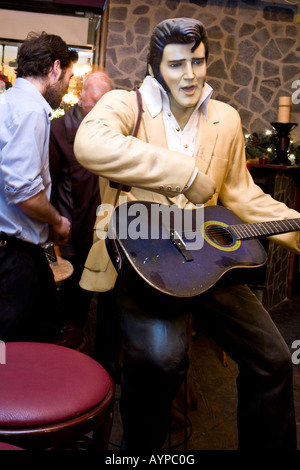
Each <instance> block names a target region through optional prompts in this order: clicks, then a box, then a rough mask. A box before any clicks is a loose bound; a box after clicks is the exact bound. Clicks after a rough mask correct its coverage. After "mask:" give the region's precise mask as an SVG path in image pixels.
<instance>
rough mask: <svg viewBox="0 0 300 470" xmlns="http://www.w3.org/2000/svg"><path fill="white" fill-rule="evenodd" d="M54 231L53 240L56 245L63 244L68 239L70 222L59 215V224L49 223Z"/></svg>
mask: <svg viewBox="0 0 300 470" xmlns="http://www.w3.org/2000/svg"><path fill="white" fill-rule="evenodd" d="M51 228H52V230H53V232H54V240H53V241H54V242H55V243H56V244H57V245H63V244H64V243H66V242H67V241H68V238H69V235H70V229H71V224H70V222H69V220H68V219H67V218H66V217H63V216H62V217H61V221H60V223H59V224H56V225H51Z"/></svg>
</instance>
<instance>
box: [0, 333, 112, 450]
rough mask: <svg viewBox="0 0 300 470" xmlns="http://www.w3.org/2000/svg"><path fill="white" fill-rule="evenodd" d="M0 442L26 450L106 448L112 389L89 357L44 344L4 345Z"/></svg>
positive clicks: (110, 418)
mask: <svg viewBox="0 0 300 470" xmlns="http://www.w3.org/2000/svg"><path fill="white" fill-rule="evenodd" d="M5 346H6V363H5V364H1V365H0V381H1V387H0V441H2V442H4V443H8V444H11V445H14V446H18V447H21V448H23V449H27V450H46V449H72V450H76V449H81V448H84V449H99V450H106V449H107V446H108V441H109V436H110V431H111V426H112V413H113V403H114V383H113V380H112V378H111V377H110V375H109V374H108V373H107V372H106V370H105V369H104V368H103V367H102V366H101V365H100V364H99V363H98V362H96V361H95V360H94V359H92V358H91V357H89V356H87V355H85V354H83V353H81V352H79V351H76V350H74V349H70V348H65V347H63V346H57V345H53V344H46V343H29V342H12V343H6V345H5Z"/></svg>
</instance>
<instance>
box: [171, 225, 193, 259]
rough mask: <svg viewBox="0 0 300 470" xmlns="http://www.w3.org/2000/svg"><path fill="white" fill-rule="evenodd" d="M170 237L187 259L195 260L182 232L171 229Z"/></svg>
mask: <svg viewBox="0 0 300 470" xmlns="http://www.w3.org/2000/svg"><path fill="white" fill-rule="evenodd" d="M170 239H171V241H172V243H173V245H174V246H175V247H176V248H177V250H179V251H180V253H181V254H182V256H183V257H184V258H185V260H186V261H193V260H194V258H193V257H192V255H191V253H190V252H189V250H188V249H187V247H186V244H185V243H184V241H183V239H182V237H181V236H180V234H179V233H178V232H177V231H176V230H174V229H170Z"/></svg>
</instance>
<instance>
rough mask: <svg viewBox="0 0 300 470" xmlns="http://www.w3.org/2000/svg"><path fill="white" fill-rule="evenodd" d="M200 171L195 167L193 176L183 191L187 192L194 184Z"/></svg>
mask: <svg viewBox="0 0 300 470" xmlns="http://www.w3.org/2000/svg"><path fill="white" fill-rule="evenodd" d="M198 172H199V169H198V168H197V167H195V168H194V171H193V173H192V176H191V177H190V179H189V180H188V182H187V184H186V185H185V187H184V190H183V191H182V192H183V193H185V192H186V191H187V190H188V189H189V187H190V186H191V185H192V184H193V182H194V179H195V178H196V176H197V174H198Z"/></svg>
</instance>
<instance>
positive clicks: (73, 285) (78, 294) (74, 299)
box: [59, 253, 94, 328]
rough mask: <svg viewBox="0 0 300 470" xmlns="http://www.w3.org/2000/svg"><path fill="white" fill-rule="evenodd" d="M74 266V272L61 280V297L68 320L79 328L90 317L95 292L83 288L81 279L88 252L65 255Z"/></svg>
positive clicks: (82, 326)
mask: <svg viewBox="0 0 300 470" xmlns="http://www.w3.org/2000/svg"><path fill="white" fill-rule="evenodd" d="M63 258H64V259H66V260H67V261H69V262H70V263H71V264H72V266H73V269H74V271H73V274H72V275H71V276H70V277H69V278H67V279H65V280H64V281H62V282H61V285H60V288H59V298H60V301H61V305H62V308H63V310H64V314H65V317H66V320H69V321H71V322H73V323H76V325H78V326H79V328H84V325H85V323H86V320H87V318H88V314H89V309H90V304H91V300H92V297H93V294H94V293H93V292H90V291H87V290H84V289H81V287H80V285H79V281H80V278H81V275H82V271H83V268H84V263H85V260H86V258H87V253H86V254H83V255H81V254H78V255H76V256H74V257H68V256H64V257H63Z"/></svg>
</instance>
